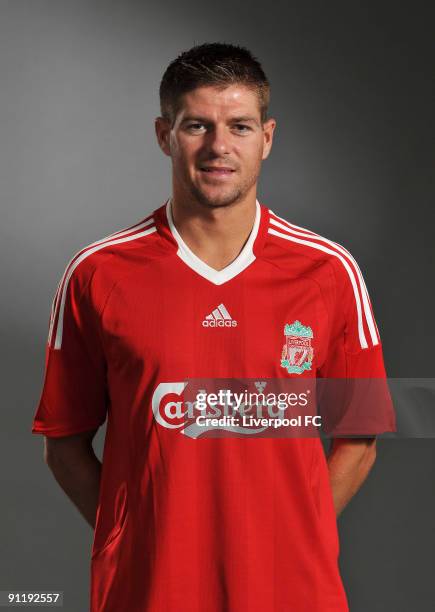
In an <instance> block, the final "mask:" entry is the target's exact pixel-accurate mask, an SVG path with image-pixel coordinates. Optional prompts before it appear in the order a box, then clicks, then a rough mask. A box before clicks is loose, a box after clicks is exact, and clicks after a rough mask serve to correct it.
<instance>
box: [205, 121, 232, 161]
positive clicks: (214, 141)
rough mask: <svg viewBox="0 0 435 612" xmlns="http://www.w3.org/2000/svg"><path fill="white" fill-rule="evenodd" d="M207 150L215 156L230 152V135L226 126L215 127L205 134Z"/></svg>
mask: <svg viewBox="0 0 435 612" xmlns="http://www.w3.org/2000/svg"><path fill="white" fill-rule="evenodd" d="M207 148H208V149H209V151H210V152H211V153H214V154H215V155H216V156H220V155H225V154H227V153H229V152H230V134H229V133H228V131H227V129H226V126H224V125H215V126H214V128H213V129H212V130H210V131H209V133H208V134H207Z"/></svg>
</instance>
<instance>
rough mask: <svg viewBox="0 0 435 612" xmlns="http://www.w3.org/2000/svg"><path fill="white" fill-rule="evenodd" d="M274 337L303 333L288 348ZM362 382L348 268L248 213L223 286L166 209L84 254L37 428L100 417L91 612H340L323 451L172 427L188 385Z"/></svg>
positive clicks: (357, 284)
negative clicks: (249, 225)
mask: <svg viewBox="0 0 435 612" xmlns="http://www.w3.org/2000/svg"><path fill="white" fill-rule="evenodd" d="M285 326H289V327H288V329H295V328H294V327H291V326H296V328H298V329H299V328H301V329H302V328H303V329H305V330H307V329H309V334H308V333H306V334H305V339H304V340H303V341H301V342H300V343H299V344H300V346H297V347H296V348H295V346H294V345H293V344H291V343H287V344H286V343H285V342H286V339H285V336H284V333H283V330H284V328H285ZM298 326H299V327H298ZM302 336H304V334H302ZM307 338H309V342H308V340H307ZM301 346H302V349H301ZM295 351H296V352H295ZM358 376H361V377H365V376H367V377H372V376H373V377H385V369H384V364H383V357H382V348H381V342H380V338H379V332H378V329H377V326H376V323H375V320H374V316H373V311H372V307H371V303H370V299H369V295H368V292H367V289H366V286H365V283H364V280H363V277H362V275H361V271H360V269H359V267H358V265H357V264H356V262H355V260H354V259H353V257H352V256H351V255H350V254H349V253H348V251H346V250H345V249H344V248H343V247H342V246H340V245H338V244H336V243H334V242H332V241H329V240H327V239H325V238H322V237H321V236H319V235H318V234H315V233H313V232H311V231H308V230H305V229H302V228H300V227H297V226H295V225H292V224H291V223H288V222H287V221H285V220H284V219H281V218H280V217H279V216H277V215H276V214H274V213H273V212H272V211H271V210H270V209H268V208H267V207H265V206H264V205H260V204H259V202H258V201H257V203H256V218H255V223H254V226H253V229H252V232H251V234H250V237H249V239H248V241H247V242H246V244H245V246H244V247H243V249H242V251H241V252H240V254H239V255H238V257H237V258H236V259H235V260H234V261H233V262H232V263H231V264H229V265H228V266H227V267H225V268H224V269H222V270H219V271H216V270H214V269H213V268H211V267H210V266H208V265H207V264H205V263H204V262H203V261H201V260H200V259H199V258H198V257H197V256H196V255H195V254H194V253H193V252H192V251H191V250H190V249H189V247H188V246H187V245H186V244H185V243H184V241H183V240H182V238H181V236H180V235H179V233H178V232H177V230H176V228H175V226H174V223H173V220H172V215H171V205H170V200H168V202H166V203H165V204H164V205H163V206H161V207H160V208H158V209H156V210H155V211H154V212H153V213H152V214H151V215H149V216H148V217H146V218H145V219H144V220H143V221H141V222H140V223H138V224H137V225H135V226H133V227H130V228H128V229H126V230H123V231H120V232H117V233H115V234H112V235H111V236H109V237H107V238H104V239H102V240H99V241H97V242H94V243H93V244H91V245H89V246H88V247H86V248H84V249H82V250H81V251H80V252H79V253H77V254H76V255H75V257H74V258H73V259H72V260H71V261H70V263H69V264H68V266H67V268H66V270H65V273H64V275H63V277H62V279H61V281H60V283H59V286H58V289H57V293H56V296H55V298H54V301H53V307H52V311H51V317H50V326H49V335H48V342H47V347H46V371H45V380H44V385H43V390H42V395H41V398H40V402H39V405H38V408H37V411H36V415H35V417H34V421H33V428H32V431H33V432H34V433H42V434H45V435H47V436H54V437H57V436H67V435H71V434H74V433H78V432H82V431H85V430H90V429H96V428H98V427H100V426H101V425H102V424H103V423H104V422H105V420H106V418H107V431H106V437H105V443H104V454H103V468H102V475H101V488H100V497H99V505H98V511H97V518H96V528H95V534H94V541H93V548H92V560H91V611H92V612H121V611H124V610H125V611H127V610H128V611H129V612H145V611H152V612H158V611H171V612H184V611H185V612H204V611H207V612H223V611H227V610H228V611H230V612H246V611H249V612H255V611H259V612H260V611H261V612H265V611H266V610H267V611H277V612H278V611H279V612H282V611H284V610H291V611H294V612H332V611H333V612H342V611H345V610H348V606H347V601H346V596H345V592H344V588H343V584H342V580H341V577H340V573H339V568H338V554H339V542H338V535H337V523H336V516H335V511H334V506H333V500H332V494H331V490H330V485H329V475H328V468H327V463H326V458H325V454H324V451H323V447H322V444H321V441H320V440H319V438H316V437H313V438H301V439H299V438H296V439H287V438H273V439H270V438H257V439H255V438H252V437H249V436H248V437H246V438H241V437H230V436H228V437H220V438H213V437H204V436H197V437H189V436H186V435H182V433H183V430H182V425H183V423H182V419H181V420H180V419H178V420H177V419H176V418H175V419H172V420H171V417H173V416H174V415H175V416H176V414H177V410H178V407H179V400H180V394H181V393H182V391H183V388H184V384H185V383H184V381H185V380H186V379H188V378H232V377H245V378H255V377H265V378H286V377H308V378H310V377H342V378H346V377H358ZM375 433H376V432H375Z"/></svg>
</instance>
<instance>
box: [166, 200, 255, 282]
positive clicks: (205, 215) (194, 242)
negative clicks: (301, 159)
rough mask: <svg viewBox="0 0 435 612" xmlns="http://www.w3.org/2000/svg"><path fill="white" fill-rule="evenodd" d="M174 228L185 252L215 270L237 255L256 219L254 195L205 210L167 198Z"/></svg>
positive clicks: (191, 202) (182, 201) (191, 201)
mask: <svg viewBox="0 0 435 612" xmlns="http://www.w3.org/2000/svg"><path fill="white" fill-rule="evenodd" d="M170 205H171V212H172V219H173V222H174V225H175V227H176V229H177V231H178V233H179V234H180V236H181V238H182V239H183V241H184V242H185V243H186V245H187V246H188V247H189V249H190V250H191V251H192V252H193V253H194V254H195V255H196V256H197V257H199V259H201V260H202V261H203V262H204V263H206V264H207V265H209V266H210V267H211V268H214V269H215V270H222V269H223V268H225V267H226V266H228V265H229V264H230V263H232V262H233V261H234V260H235V259H236V257H237V256H238V255H239V254H240V252H241V250H242V249H243V247H244V245H245V244H246V241H247V240H248V238H249V235H250V233H251V231H252V228H253V225H254V221H255V216H256V196H255V193H254V194H253V195H250V197H248V198H245V199H244V200H242V201H239V202H237V203H235V204H232V205H229V206H220V207H219V206H217V207H214V208H211V207H205V206H201V205H199V204H197V203H196V202H194V201H193V200H189V199H187V198H183V199H180V198H177V197H172V198H171V202H170Z"/></svg>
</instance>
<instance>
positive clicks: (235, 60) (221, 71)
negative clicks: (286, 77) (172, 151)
mask: <svg viewBox="0 0 435 612" xmlns="http://www.w3.org/2000/svg"><path fill="white" fill-rule="evenodd" d="M234 84H240V85H245V86H246V87H249V88H250V89H252V90H253V91H255V92H256V93H257V96H258V100H259V105H260V114H261V121H262V122H263V123H264V122H265V121H266V119H267V111H268V106H269V101H270V84H269V81H268V79H267V77H266V75H265V73H264V71H263V68H262V67H261V64H260V62H259V61H258V60H257V59H256V58H255V57H254V56H253V55H252V53H251V52H250V51H249V50H248V49H246V48H245V47H240V46H237V45H231V44H225V43H205V44H202V45H196V46H195V47H192V48H191V49H189V50H188V51H183V52H182V53H181V54H180V55H179V56H178V57H177V58H176V59H175V60H173V61H172V62H171V63H170V64H169V66H168V67H167V68H166V70H165V73H164V75H163V77H162V80H161V83H160V89H159V94H160V111H161V114H162V116H163V117H165V118H166V119H168V120H169V121H170V122H171V125H173V124H174V121H175V117H176V116H177V113H178V111H179V110H180V102H181V96H182V95H183V94H185V93H187V92H189V91H193V90H194V89H196V88H197V87H203V86H215V87H222V88H225V87H228V86H229V85H234Z"/></svg>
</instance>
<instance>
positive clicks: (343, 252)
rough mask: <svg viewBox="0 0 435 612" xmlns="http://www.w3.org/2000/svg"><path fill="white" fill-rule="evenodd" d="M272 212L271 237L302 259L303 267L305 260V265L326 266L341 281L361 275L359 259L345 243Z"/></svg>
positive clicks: (270, 218) (276, 246)
mask: <svg viewBox="0 0 435 612" xmlns="http://www.w3.org/2000/svg"><path fill="white" fill-rule="evenodd" d="M269 213H270V215H269V230H268V231H269V236H270V240H271V241H272V242H273V243H274V245H275V248H277V249H281V250H282V251H283V252H285V253H286V254H287V257H289V258H291V259H292V260H293V259H299V260H300V262H301V266H302V267H304V262H306V263H305V267H306V266H310V267H311V268H313V267H316V268H317V267H319V266H323V267H326V268H327V269H328V270H329V273H330V274H332V275H333V277H334V278H335V280H336V281H337V283H339V284H340V283H343V282H344V283H346V282H348V281H351V278H352V279H353V278H354V277H357V278H359V277H360V276H361V271H360V268H359V266H358V263H357V261H356V260H355V258H354V257H353V255H352V254H351V253H350V252H349V250H348V249H347V248H345V247H344V246H343V245H342V244H340V243H338V242H335V241H333V240H331V239H330V238H328V237H326V236H323V235H321V234H318V233H316V232H314V231H312V230H311V229H308V228H306V227H301V226H299V225H295V224H294V223H291V222H290V221H287V219H284V218H283V217H281V216H279V215H277V214H276V213H275V212H273V211H272V210H269ZM325 264H326V266H324V265H325Z"/></svg>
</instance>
